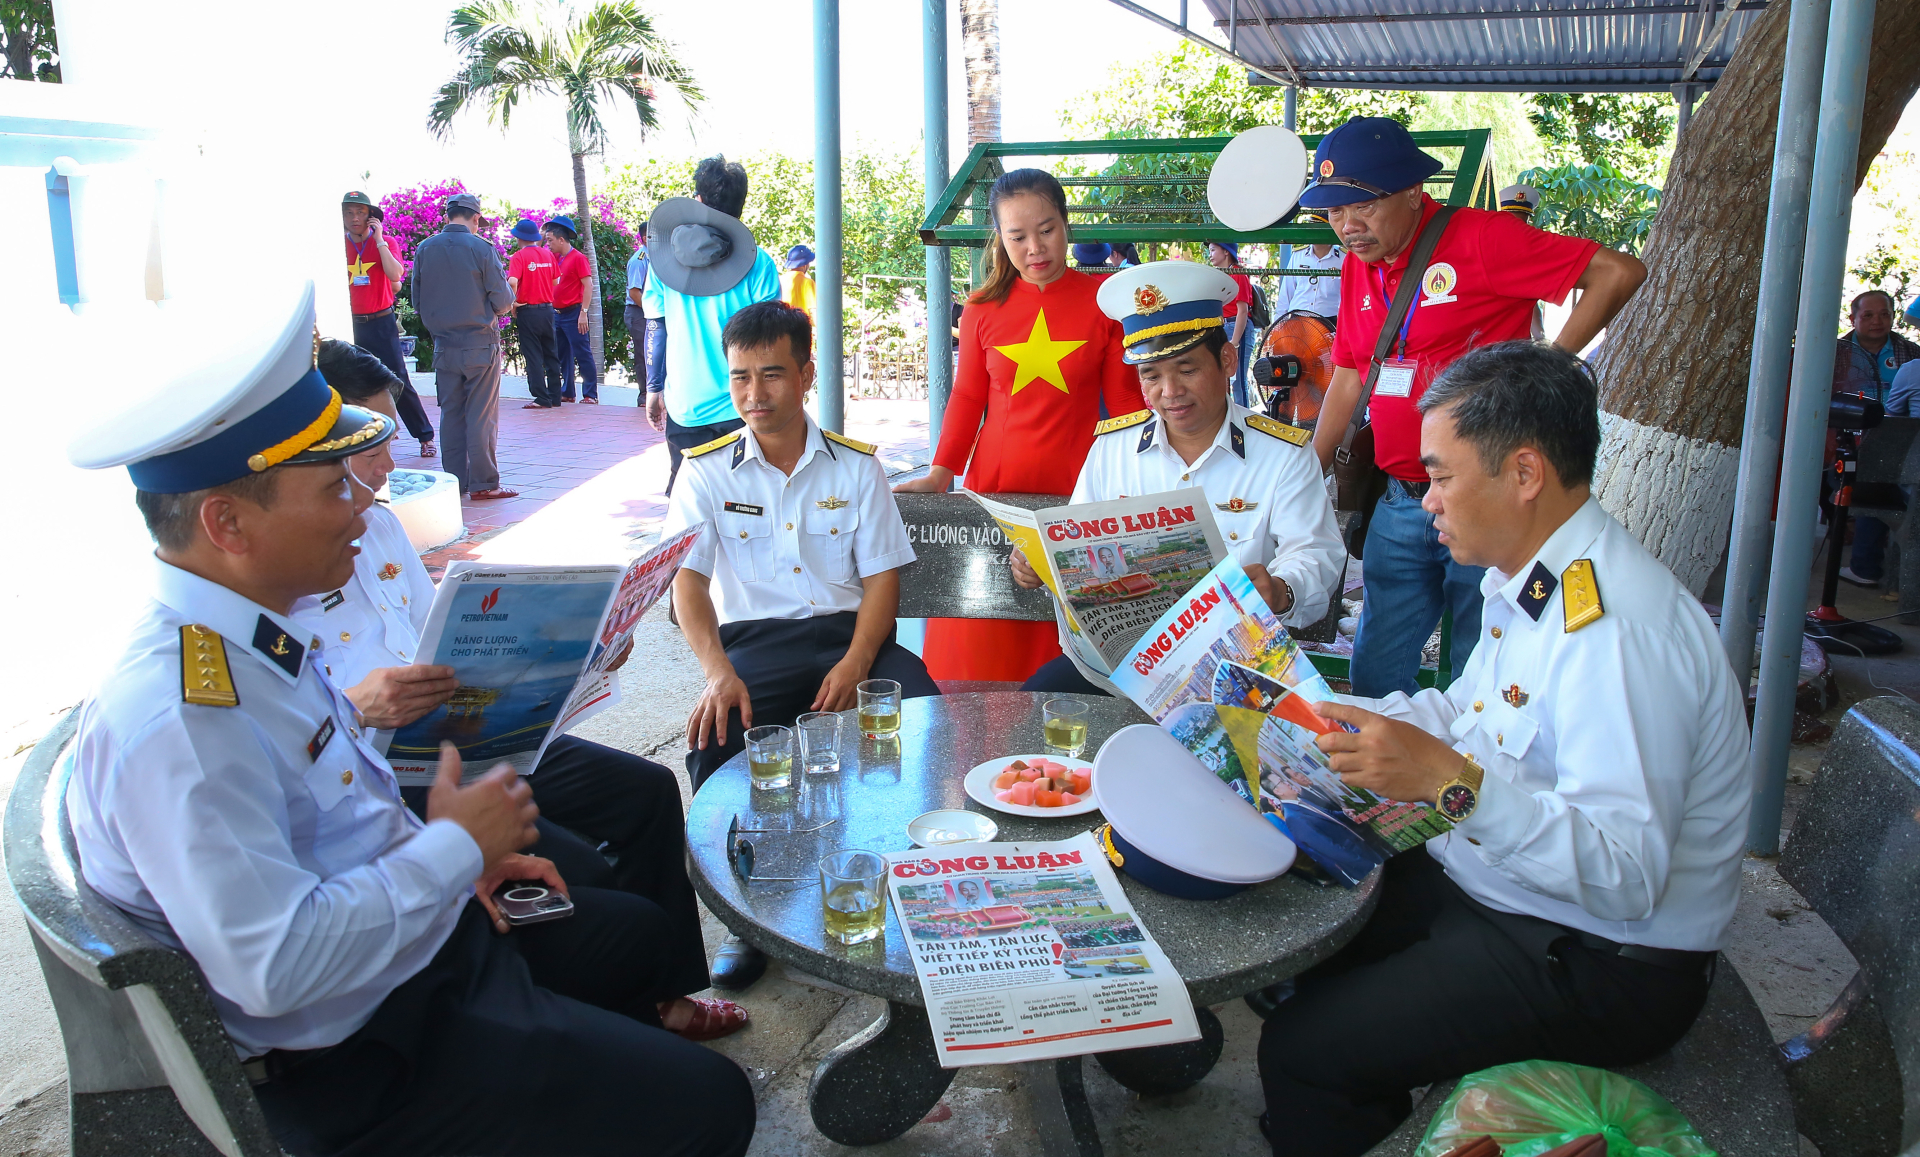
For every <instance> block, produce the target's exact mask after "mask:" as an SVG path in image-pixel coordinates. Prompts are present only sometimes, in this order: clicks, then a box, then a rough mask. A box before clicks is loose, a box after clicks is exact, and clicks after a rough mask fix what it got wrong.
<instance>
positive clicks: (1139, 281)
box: [1094, 261, 1240, 365]
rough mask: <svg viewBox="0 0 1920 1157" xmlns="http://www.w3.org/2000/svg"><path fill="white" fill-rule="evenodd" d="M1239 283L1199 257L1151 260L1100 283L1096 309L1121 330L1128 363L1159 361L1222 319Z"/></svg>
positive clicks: (1221, 323)
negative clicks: (1115, 323) (1117, 324)
mask: <svg viewBox="0 0 1920 1157" xmlns="http://www.w3.org/2000/svg"><path fill="white" fill-rule="evenodd" d="M1239 291H1240V287H1239V286H1238V285H1236V284H1234V280H1233V278H1231V277H1228V276H1227V275H1226V274H1225V273H1222V272H1221V271H1220V270H1218V269H1215V268H1214V267H1213V266H1211V265H1202V264H1200V263H1199V262H1197V261H1149V262H1147V263H1146V264H1145V265H1135V266H1132V267H1130V268H1127V269H1122V270H1121V271H1120V272H1118V273H1116V274H1114V275H1113V276H1111V277H1108V278H1106V279H1104V280H1103V281H1101V282H1100V289H1099V293H1098V295H1097V296H1096V297H1095V299H1094V300H1095V301H1097V302H1098V303H1099V305H1100V312H1102V313H1104V314H1106V315H1107V316H1108V317H1110V318H1113V319H1114V320H1115V321H1117V322H1119V323H1120V328H1121V329H1122V330H1123V331H1125V336H1124V337H1123V338H1122V339H1121V344H1123V345H1124V346H1125V347H1126V352H1125V354H1124V355H1123V356H1122V359H1121V360H1123V361H1125V362H1126V363H1127V364H1129V365H1138V364H1140V363H1141V362H1151V361H1158V360H1159V359H1161V358H1164V357H1170V356H1172V355H1173V354H1176V353H1179V352H1180V351H1181V350H1183V349H1186V348H1187V347H1188V346H1190V345H1192V344H1194V343H1195V342H1197V341H1199V340H1200V339H1201V338H1202V337H1204V336H1205V335H1206V331H1207V330H1209V329H1216V328H1219V327H1220V326H1223V325H1225V324H1226V320H1225V313H1226V305H1227V303H1228V302H1230V301H1232V300H1233V299H1234V297H1235V295H1236V294H1238V293H1239Z"/></svg>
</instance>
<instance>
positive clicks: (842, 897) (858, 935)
mask: <svg viewBox="0 0 1920 1157" xmlns="http://www.w3.org/2000/svg"><path fill="white" fill-rule="evenodd" d="M886 878H887V861H886V860H885V859H883V858H882V857H881V856H880V854H879V853H878V852H869V851H863V850H861V849H859V848H846V849H843V850H841V851H838V852H831V853H829V854H827V855H826V856H824V857H822V858H821V860H820V907H821V915H822V917H823V918H824V919H825V920H826V924H827V935H828V936H829V937H831V938H833V939H835V940H838V941H839V942H840V943H842V944H864V943H866V942H867V941H869V940H872V939H874V938H875V937H877V936H879V935H880V933H881V932H883V931H884V930H885V929H886V926H887V898H886V896H885V894H884V893H883V888H884V886H885V884H886Z"/></svg>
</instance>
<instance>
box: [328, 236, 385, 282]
mask: <svg viewBox="0 0 1920 1157" xmlns="http://www.w3.org/2000/svg"><path fill="white" fill-rule="evenodd" d="M347 244H348V245H351V246H353V255H354V257H356V258H357V259H358V260H356V261H354V262H353V263H352V264H350V265H348V266H347V283H348V284H349V285H356V286H359V285H372V284H373V277H372V275H370V274H369V273H367V272H366V271H367V270H369V269H371V268H373V267H374V266H376V265H378V264H379V263H380V262H379V257H378V246H379V243H378V242H375V243H374V244H375V249H376V253H375V259H374V260H373V261H371V262H369V261H368V260H367V243H366V242H365V241H361V242H354V241H351V240H350V241H348V242H347ZM356 269H358V270H360V271H361V272H359V273H355V272H353V271H354V270H356ZM334 284H336V285H338V284H339V282H335V283H334Z"/></svg>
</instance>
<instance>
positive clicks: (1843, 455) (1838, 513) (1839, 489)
mask: <svg viewBox="0 0 1920 1157" xmlns="http://www.w3.org/2000/svg"><path fill="white" fill-rule="evenodd" d="M1885 413H1886V411H1885V409H1884V408H1883V407H1882V406H1881V405H1880V403H1879V402H1876V401H1874V400H1873V399H1872V398H1869V397H1867V396H1866V395H1865V394H1835V395H1833V403H1832V405H1831V406H1830V407H1829V409H1828V410H1827V428H1828V429H1830V430H1833V431H1835V433H1834V439H1833V440H1834V448H1833V476H1832V478H1831V479H1829V484H1830V485H1831V486H1832V487H1833V495H1832V510H1831V512H1830V513H1829V514H1828V515H1827V567H1826V577H1825V579H1824V581H1823V582H1822V584H1821V587H1820V606H1819V607H1818V608H1817V609H1815V610H1811V611H1808V612H1807V634H1809V635H1812V636H1813V637H1814V638H1816V639H1819V640H1820V641H1821V643H1822V644H1826V645H1832V646H1838V647H1840V648H1843V649H1845V650H1848V651H1851V652H1854V653H1856V654H1860V655H1891V654H1893V653H1894V652H1895V651H1898V650H1899V649H1900V636H1898V635H1896V634H1894V633H1893V632H1892V631H1889V630H1887V629H1886V628H1884V627H1876V626H1874V625H1873V624H1871V623H1856V622H1854V621H1853V620H1851V619H1849V618H1847V617H1846V616H1845V615H1842V614H1841V613H1840V612H1839V610H1838V609H1837V608H1835V606H1834V602H1835V601H1836V600H1837V599H1838V598H1839V596H1840V552H1841V551H1842V550H1843V549H1845V547H1846V538H1847V511H1848V510H1849V509H1850V508H1851V507H1852V506H1853V476H1854V471H1855V470H1856V469H1858V466H1859V457H1860V453H1859V452H1860V435H1861V434H1863V433H1865V432H1866V431H1868V430H1871V429H1873V428H1874V427H1875V426H1878V425H1879V424H1880V419H1881V417H1882V416H1884V415H1885Z"/></svg>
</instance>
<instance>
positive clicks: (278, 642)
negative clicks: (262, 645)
mask: <svg viewBox="0 0 1920 1157" xmlns="http://www.w3.org/2000/svg"><path fill="white" fill-rule="evenodd" d="M267 650H269V651H272V652H273V653H274V654H276V655H284V654H286V653H287V637H286V636H285V635H282V636H280V637H279V638H277V639H275V640H274V641H273V646H271V647H268V648H267Z"/></svg>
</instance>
